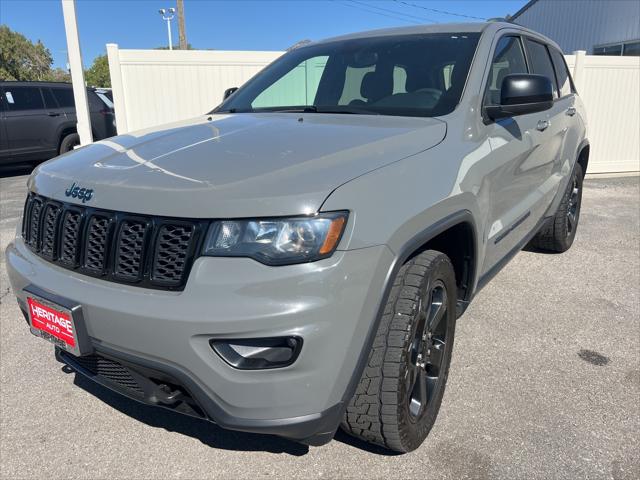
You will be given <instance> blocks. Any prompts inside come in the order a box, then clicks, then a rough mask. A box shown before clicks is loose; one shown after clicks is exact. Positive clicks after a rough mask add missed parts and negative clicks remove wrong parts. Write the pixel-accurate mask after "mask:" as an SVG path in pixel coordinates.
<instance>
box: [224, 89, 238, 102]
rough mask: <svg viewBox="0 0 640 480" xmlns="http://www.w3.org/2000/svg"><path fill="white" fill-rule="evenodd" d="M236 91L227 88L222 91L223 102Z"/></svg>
mask: <svg viewBox="0 0 640 480" xmlns="http://www.w3.org/2000/svg"><path fill="white" fill-rule="evenodd" d="M236 90H238V87H231V88H227V89H226V90H225V91H224V95H223V97H222V99H223V100H226V99H227V98H229V97H230V96H231V95H232V94H233V93H234V92H235V91H236Z"/></svg>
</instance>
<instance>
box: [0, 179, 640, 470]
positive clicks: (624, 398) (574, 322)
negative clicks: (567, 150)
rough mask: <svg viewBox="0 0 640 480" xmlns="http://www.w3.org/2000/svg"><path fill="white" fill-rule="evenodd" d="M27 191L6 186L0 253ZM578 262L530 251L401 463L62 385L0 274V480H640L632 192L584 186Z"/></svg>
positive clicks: (341, 442) (609, 184) (631, 185)
mask: <svg viewBox="0 0 640 480" xmlns="http://www.w3.org/2000/svg"><path fill="white" fill-rule="evenodd" d="M25 181H26V177H25V176H14V177H6V178H0V227H1V231H0V245H1V247H2V252H4V248H5V247H6V245H7V244H8V243H9V241H10V240H11V238H12V237H13V235H14V232H15V228H16V224H17V223H18V221H19V217H20V214H21V210H22V206H23V202H24V197H25V192H26V187H25ZM582 209H583V210H582V218H581V222H580V228H579V229H578V234H577V238H576V242H575V244H574V246H573V248H572V249H571V250H570V251H569V252H567V253H565V254H562V255H545V254H538V253H531V252H521V253H520V254H518V255H517V257H516V258H515V259H514V260H513V261H512V262H511V263H510V264H509V265H508V266H507V267H506V268H505V269H504V270H503V271H502V272H501V273H500V274H499V275H498V276H497V277H496V278H495V279H494V280H493V281H492V282H491V283H490V284H489V285H488V286H487V287H486V288H485V289H484V290H483V291H482V292H481V293H480V294H479V295H478V296H477V297H476V299H475V300H474V302H473V303H472V305H471V307H470V308H469V310H467V312H466V313H465V315H464V317H463V318H462V319H460V321H459V323H458V327H457V332H456V343H455V347H454V356H453V363H452V366H451V373H450V377H449V385H448V387H447V391H446V393H445V397H444V401H443V403H442V409H441V411H440V415H439V417H438V420H437V422H436V425H435V427H434V429H433V430H432V433H431V435H430V436H429V437H428V439H427V441H426V442H425V443H424V444H423V445H422V447H421V448H419V449H418V450H417V451H415V452H412V453H410V454H407V455H389V454H388V452H384V451H383V450H379V449H376V448H372V447H368V446H367V445H365V444H363V443H360V442H357V441H355V440H352V439H351V438H350V437H347V436H346V435H344V434H342V433H340V432H339V433H338V434H337V435H336V438H335V440H334V441H332V442H331V443H330V444H328V445H326V446H324V447H318V448H316V447H311V448H308V447H305V446H302V445H299V444H296V443H292V442H288V441H286V440H282V439H279V438H276V437H270V436H261V435H252V434H245V433H237V432H230V431H225V430H222V429H220V428H218V427H216V426H214V425H212V424H210V423H207V422H205V421H200V420H196V419H191V418H188V417H184V416H180V415H178V414H174V413H172V412H168V411H164V410H160V409H157V408H152V407H147V406H143V405H140V404H137V403H135V402H133V401H131V400H128V399H125V398H122V397H120V396H118V395H116V394H114V393H112V392H110V391H109V390H106V389H105V388H103V387H100V386H97V385H94V384H93V383H91V382H90V381H88V380H86V379H84V378H81V377H77V376H76V375H75V374H73V373H65V372H64V371H63V369H62V367H61V365H60V364H59V363H57V362H56V361H55V359H54V357H53V347H52V346H51V345H50V344H48V343H46V342H44V341H42V340H40V339H37V338H35V337H33V336H32V335H31V334H30V333H29V330H28V328H27V326H26V324H25V322H24V319H23V317H22V314H21V313H20V311H19V309H18V306H17V304H16V302H15V300H14V298H13V296H12V293H11V291H10V287H9V284H8V279H7V273H6V268H5V263H4V255H2V260H1V262H0V295H1V300H0V301H1V304H0V309H1V319H0V381H1V394H0V402H1V403H0V406H1V411H0V476H1V477H2V478H51V479H53V478H111V479H114V478H140V479H148V478H252V479H255V478H264V477H269V478H275V477H283V478H284V477H286V478H293V477H296V478H344V477H348V478H367V479H373V478H385V479H390V478H403V479H406V478H429V479H439V478H451V479H460V478H473V479H483V478H509V479H511V478H527V479H530V478H540V479H550V478H551V479H555V478H567V479H574V478H612V479H637V478H640V445H639V443H640V292H639V290H640V221H639V217H640V213H639V212H640V190H639V179H638V177H626V178H609V179H589V180H587V181H586V183H585V190H584V200H583V207H582Z"/></svg>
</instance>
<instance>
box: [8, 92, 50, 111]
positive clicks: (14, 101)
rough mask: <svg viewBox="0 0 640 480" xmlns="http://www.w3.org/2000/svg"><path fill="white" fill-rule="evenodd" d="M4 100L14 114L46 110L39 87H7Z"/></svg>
mask: <svg viewBox="0 0 640 480" xmlns="http://www.w3.org/2000/svg"><path fill="white" fill-rule="evenodd" d="M4 100H5V103H6V105H7V107H8V109H9V111H12V112H15V111H22V110H42V109H44V102H43V101H42V95H40V89H39V88H38V87H5V89H4Z"/></svg>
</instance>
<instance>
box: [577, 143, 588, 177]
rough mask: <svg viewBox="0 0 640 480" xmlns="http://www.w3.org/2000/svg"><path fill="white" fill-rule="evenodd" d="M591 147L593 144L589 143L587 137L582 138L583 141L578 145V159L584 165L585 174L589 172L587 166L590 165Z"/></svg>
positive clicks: (583, 171) (583, 173) (583, 172)
mask: <svg viewBox="0 0 640 480" xmlns="http://www.w3.org/2000/svg"><path fill="white" fill-rule="evenodd" d="M590 149H591V146H590V144H589V140H587V139H586V138H585V139H584V140H582V142H581V143H580V145H579V146H578V155H577V158H576V161H577V162H578V163H579V164H580V166H581V167H582V175H583V176H584V175H586V174H587V166H588V165H589V151H590Z"/></svg>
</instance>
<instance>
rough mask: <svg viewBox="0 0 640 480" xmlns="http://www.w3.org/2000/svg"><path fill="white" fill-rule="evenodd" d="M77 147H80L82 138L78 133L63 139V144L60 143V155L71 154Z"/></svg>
mask: <svg viewBox="0 0 640 480" xmlns="http://www.w3.org/2000/svg"><path fill="white" fill-rule="evenodd" d="M77 145H80V136H79V135H78V134H77V133H70V134H69V135H67V136H65V137H64V138H63V139H62V142H60V152H59V155H62V154H63V153H67V152H70V151H71V150H73V148H74V147H75V146H77Z"/></svg>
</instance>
